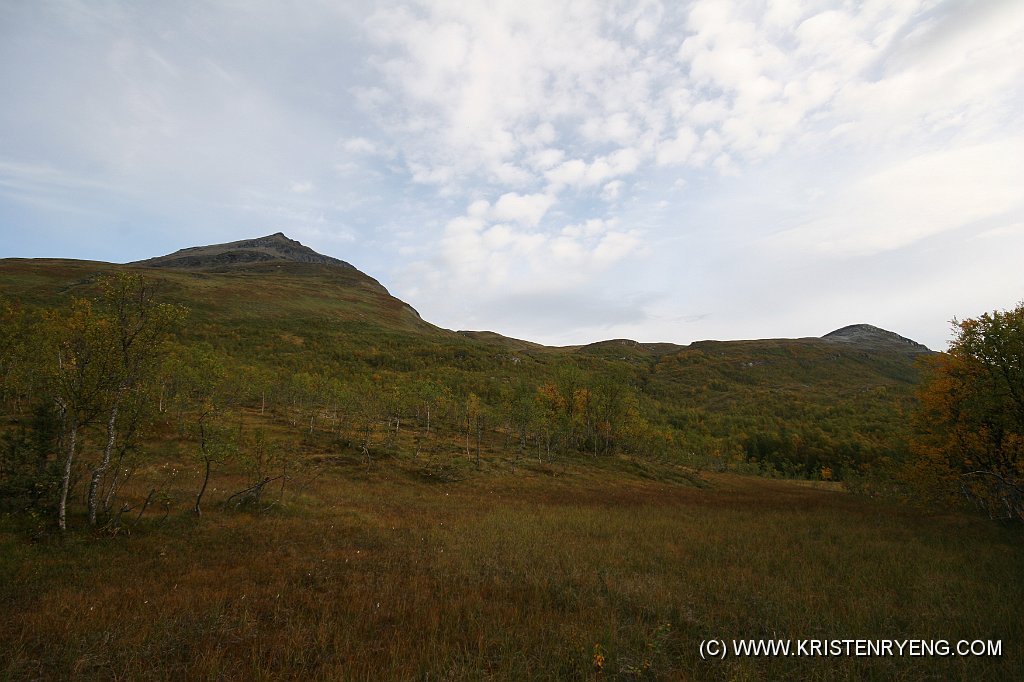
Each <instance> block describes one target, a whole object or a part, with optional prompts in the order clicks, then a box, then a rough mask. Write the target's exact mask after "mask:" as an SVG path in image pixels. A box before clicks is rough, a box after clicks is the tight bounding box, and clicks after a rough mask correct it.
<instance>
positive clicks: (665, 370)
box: [0, 260, 917, 460]
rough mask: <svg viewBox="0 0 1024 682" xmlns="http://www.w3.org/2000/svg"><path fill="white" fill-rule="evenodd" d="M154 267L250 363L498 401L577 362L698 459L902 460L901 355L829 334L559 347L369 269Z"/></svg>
mask: <svg viewBox="0 0 1024 682" xmlns="http://www.w3.org/2000/svg"><path fill="white" fill-rule="evenodd" d="M119 267H124V266H112V265H109V264H101V263H86V262H77V261H57V260H30V261H19V260H7V261H0V295H4V296H7V297H9V298H13V299H17V300H23V301H26V302H28V303H32V304H43V305H58V304H60V303H61V302H66V301H67V300H68V299H69V298H70V297H71V296H74V295H78V296H88V295H91V294H93V293H94V291H93V288H92V287H91V285H90V281H91V279H92V278H93V277H94V276H95V275H96V274H97V273H100V272H105V271H111V270H113V269H116V268H119ZM147 273H149V274H150V275H151V276H153V277H156V278H159V279H162V280H164V281H165V282H166V298H167V299H168V300H173V301H179V302H183V303H185V304H186V305H187V306H189V307H190V308H191V309H192V315H191V317H190V323H189V327H188V329H187V330H186V332H185V337H186V340H189V341H197V340H205V341H210V342H212V343H214V344H215V345H217V346H219V347H221V348H222V349H224V350H226V351H227V352H229V353H231V354H232V355H234V356H235V357H236V358H238V359H239V361H241V362H244V363H246V364H257V365H259V364H262V365H264V366H267V367H271V368H277V369H285V370H287V371H298V370H305V371H321V372H323V373H325V374H328V375H333V376H340V377H351V376H354V375H363V376H365V375H369V374H377V375H378V376H379V375H380V374H381V373H383V374H385V375H393V376H396V377H401V376H403V375H410V376H411V375H415V376H421V375H425V374H433V375H435V376H437V377H439V378H441V379H442V380H443V381H445V382H447V383H449V384H452V385H454V386H457V387H460V388H461V389H464V390H467V391H468V390H473V391H475V392H477V393H478V394H480V395H481V396H483V397H484V398H485V400H490V401H491V402H492V404H493V403H494V402H495V401H496V397H495V394H496V391H497V387H499V386H500V385H501V384H503V383H504V384H511V383H514V382H516V381H517V380H518V379H519V378H523V379H525V380H526V381H527V382H528V383H530V384H533V385H536V384H537V383H540V382H542V381H546V380H551V379H552V378H553V377H554V376H555V375H556V374H557V370H558V367H559V366H562V365H565V364H566V363H568V362H570V361H571V362H572V363H573V364H576V365H577V366H580V367H581V368H583V370H584V371H585V372H586V373H590V374H591V375H600V374H602V373H608V372H613V371H614V372H617V374H618V376H620V377H624V379H625V380H626V381H628V382H629V383H631V384H632V385H634V386H635V387H637V389H638V390H639V391H640V392H641V408H642V410H643V412H644V414H645V416H646V417H647V418H648V419H649V420H650V421H652V422H653V423H654V424H655V426H656V427H658V428H662V429H665V430H666V432H667V433H670V434H671V437H672V439H673V442H674V443H675V444H676V445H677V446H678V448H677V449H679V450H680V451H690V452H694V453H697V454H698V455H700V456H706V455H709V454H711V453H715V454H720V455H723V456H726V457H729V456H737V454H738V453H742V451H743V449H744V448H745V447H746V445H745V443H746V442H747V441H748V440H749V438H750V437H751V436H752V435H755V434H767V435H769V436H771V437H772V438H777V437H779V434H780V432H786V433H789V434H797V435H798V437H799V440H800V442H802V443H806V444H807V447H805V448H804V451H805V454H809V455H814V457H817V456H818V455H822V456H826V455H827V452H836V451H838V450H839V449H840V448H841V449H843V451H844V452H849V453H852V454H851V455H850V457H853V458H860V459H862V460H872V459H877V458H878V457H879V456H883V455H894V454H898V453H897V450H898V447H897V446H896V445H895V444H896V443H898V441H899V440H900V432H901V429H902V428H903V427H904V422H905V419H904V413H905V412H906V410H907V408H908V407H909V405H910V403H911V400H912V391H913V387H914V385H915V383H916V380H917V369H916V368H915V366H914V361H913V359H912V358H910V356H908V355H906V354H904V353H900V352H888V351H879V352H865V351H863V350H861V349H858V348H856V347H851V346H848V345H845V344H835V343H828V342H826V341H822V340H820V339H795V340H791V339H787V340H778V339H776V340H765V341H734V342H713V341H708V342H699V343H695V344H692V345H690V346H686V347H683V346H676V345H673V344H636V343H634V342H629V341H607V342H602V343H597V344H591V345H589V346H583V347H569V348H549V347H544V346H540V345H537V344H532V343H529V342H524V341H518V340H514V339H507V338H505V337H501V336H499V335H496V334H492V333H489V332H469V333H466V332H463V333H454V332H450V331H447V330H443V329H440V328H437V327H434V326H433V325H430V324H429V323H427V322H424V321H423V320H421V319H420V318H419V316H418V315H416V314H415V312H414V311H413V310H412V309H411V308H409V307H408V306H407V305H406V304H404V303H402V302H401V301H399V300H397V299H395V298H393V297H391V296H389V295H388V294H387V292H386V291H385V290H384V289H383V287H381V286H380V285H379V284H378V283H377V282H376V281H375V280H372V279H371V278H369V277H366V276H365V275H363V274H362V273H359V272H358V271H349V270H342V269H338V268H331V267H326V266H314V265H308V264H286V265H283V266H282V265H279V264H266V265H257V266H247V267H243V268H235V269H233V270H232V271H231V272H226V273H218V272H186V271H173V270H147ZM786 437H789V438H791V439H792V436H786ZM800 456H801V453H799V452H798V453H796V454H793V453H790V454H789V457H790V459H794V460H799V459H800ZM812 459H813V458H812Z"/></svg>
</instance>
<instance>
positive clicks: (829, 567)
mask: <svg viewBox="0 0 1024 682" xmlns="http://www.w3.org/2000/svg"><path fill="white" fill-rule="evenodd" d="M416 466H419V464H417V465H416ZM412 471H413V465H412V464H411V463H410V462H401V461H387V462H384V463H378V464H375V465H374V468H373V469H372V470H371V473H369V474H366V473H365V470H364V469H363V468H362V467H361V466H352V467H351V468H349V467H347V466H345V465H342V466H340V467H337V468H335V469H333V470H332V471H331V472H329V473H328V474H326V475H324V476H321V477H320V478H318V479H317V480H316V481H315V482H313V483H311V484H309V485H308V486H307V488H306V489H305V490H304V491H303V492H302V494H301V495H297V494H296V495H294V496H293V497H292V498H291V502H290V504H288V505H286V507H285V508H283V509H280V510H277V511H274V512H271V513H268V514H264V515H262V516H259V515H253V514H250V513H242V512H229V511H225V510H219V509H217V508H216V506H215V505H213V504H212V502H214V501H216V499H217V495H220V498H221V499H223V497H224V493H223V491H224V489H225V488H227V489H231V488H232V487H233V486H234V487H235V489H237V487H238V486H240V485H241V482H240V481H239V480H231V479H230V478H226V477H224V476H223V475H222V476H221V478H220V479H219V480H218V483H219V488H220V491H221V492H220V493H216V494H214V499H213V500H211V504H210V505H209V511H208V512H207V514H206V515H205V516H204V517H203V518H202V519H200V520H195V519H193V518H191V517H190V516H188V515H187V514H185V513H184V512H183V508H184V502H183V503H182V504H181V505H179V510H178V512H176V513H173V514H172V515H171V516H170V517H169V519H168V521H167V522H166V523H164V524H162V525H161V524H160V523H159V522H158V519H159V517H160V515H161V514H160V513H158V512H153V513H152V514H151V515H147V518H148V519H149V520H148V521H147V520H146V519H144V520H143V522H141V523H140V524H139V525H138V526H136V527H135V529H134V531H133V532H132V533H131V534H130V535H126V534H120V535H118V536H117V537H110V536H104V535H89V534H87V533H84V532H81V533H76V534H73V535H71V536H69V537H68V538H66V539H65V540H64V541H63V542H60V541H58V540H57V539H53V538H51V539H50V540H48V541H44V542H40V543H36V544H31V543H29V542H27V541H26V540H25V538H24V537H23V536H21V535H18V534H16V533H14V532H13V531H7V532H4V533H3V534H0V552H2V557H3V558H2V559H0V570H2V573H0V579H2V580H0V585H2V587H0V603H2V604H3V605H4V612H5V614H6V616H7V617H6V618H5V619H4V620H3V621H2V622H0V678H2V679H12V680H13V679H19V680H20V679H91V678H102V679H110V678H113V679H246V680H248V679H257V680H260V679H282V678H289V679H324V680H337V679H344V680H350V679H351V680H380V679H422V680H427V679H509V680H523V679H594V678H595V677H598V675H597V673H595V671H594V668H593V661H594V654H595V646H597V647H599V649H598V650H599V651H601V652H603V654H604V655H605V656H606V662H605V666H604V669H603V671H602V672H601V674H600V676H599V677H600V678H602V679H604V678H607V679H635V678H645V679H782V678H803V679H929V678H931V679H964V678H968V677H969V678H972V679H1012V678H1013V677H1014V675H1015V673H1017V672H1019V671H1020V670H1021V668H1020V666H1021V660H1022V659H1021V652H1020V645H1021V643H1022V641H1024V636H1022V635H1024V631H1022V626H1021V622H1020V619H1019V605H1020V604H1021V603H1024V594H1022V587H1021V581H1020V576H1021V575H1022V574H1024V571H1022V569H1024V553H1022V551H1021V545H1020V539H1021V538H1020V535H1019V532H1018V531H1016V530H1015V529H1003V528H999V527H996V526H992V525H990V524H988V523H985V522H982V521H980V520H977V519H973V518H968V517H964V516H945V517H935V516H927V515H923V514H921V513H919V512H915V511H913V510H909V509H905V508H899V507H895V506H892V505H890V504H887V503H881V502H876V501H873V500H869V499H865V498H861V497H855V496H852V495H848V494H845V493H841V492H835V491H832V490H821V489H815V488H809V487H805V486H799V485H793V484H792V483H789V482H785V481H765V480H759V479H751V478H743V477H739V476H729V475H717V476H710V475H708V476H707V482H708V484H709V485H708V487H705V488H698V487H695V486H692V485H684V484H680V483H665V482H659V481H651V480H644V479H641V478H636V477H624V476H623V475H621V473H619V474H616V475H612V474H610V473H608V472H605V471H601V470H595V469H593V468H588V467H585V466H582V465H561V466H558V465H544V466H539V465H536V464H534V465H532V467H522V466H521V467H519V468H517V469H516V471H515V472H514V473H513V472H510V471H507V470H506V471H497V470H495V471H490V472H485V473H481V474H475V475H470V476H469V477H468V478H467V479H466V480H463V481H459V482H453V483H442V484H439V483H423V482H417V480H416V479H415V477H413V476H411V475H410V472H412ZM182 499H183V500H184V498H182ZM286 500H287V498H286ZM709 637H717V638H724V639H732V638H741V637H742V638H793V639H797V638H894V639H896V638H907V637H912V638H941V639H948V640H951V641H955V640H957V639H961V638H963V639H976V638H982V639H1000V640H1002V642H1003V656H1002V657H1001V658H895V657H893V658H875V659H866V658H743V659H739V658H727V659H726V660H724V661H713V662H712V661H708V662H705V661H702V660H701V659H700V656H699V645H700V642H701V641H702V640H703V639H705V638H709Z"/></svg>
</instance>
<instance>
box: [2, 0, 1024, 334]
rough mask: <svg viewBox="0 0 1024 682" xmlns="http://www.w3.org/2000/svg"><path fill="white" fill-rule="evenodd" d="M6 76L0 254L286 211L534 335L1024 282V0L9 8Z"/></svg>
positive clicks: (290, 218)
mask: <svg viewBox="0 0 1024 682" xmlns="http://www.w3.org/2000/svg"><path fill="white" fill-rule="evenodd" d="M0 93H2V96H3V97H2V99H3V104H2V106H0V258H4V257H32V258H34V257H61V258H78V259H89V260H101V261H108V262H128V261H133V260H139V259H143V258H147V257H150V256H155V255H162V254H165V253H169V252H172V251H175V250H177V249H179V248H183V247H186V246H193V245H200V244H211V243H220V242H227V241H234V240H238V239H245V238H250V237H257V236H262V235H267V234H271V233H274V232H278V231H281V232H284V233H285V234H287V235H288V236H289V237H291V238H293V239H297V240H299V241H301V242H302V243H304V244H306V245H307V246H310V247H312V248H313V249H315V250H317V251H319V252H321V253H324V254H327V255H331V256H335V257H337V258H341V259H343V260H346V261H348V262H349V263H352V264H353V265H355V266H356V267H358V268H359V269H361V270H363V271H364V272H366V273H368V274H370V275H371V276H373V277H375V278H376V279H378V280H379V281H381V283H383V284H384V285H385V286H387V287H388V289H389V290H390V291H391V293H392V294H394V295H395V296H397V297H399V298H401V299H403V300H405V301H407V302H408V303H410V304H411V305H412V306H413V307H415V308H416V309H417V310H418V311H419V312H420V314H421V315H422V317H423V318H424V319H426V320H428V321H430V322H433V323H434V324H438V325H440V326H443V327H447V328H450V329H478V330H483V329H486V330H492V331H496V332H499V333H501V334H504V335H506V336H512V337H516V338H523V339H528V340H532V341H537V342H541V343H546V344H552V345H565V344H576V343H588V342H592V341H597V340H601V339H611V338H631V339H636V340H639V341H669V342H675V343H689V342H692V341H696V340H701V339H723V340H724V339H752V338H775V337H806V336H821V335H823V334H825V333H827V332H829V331H831V330H833V329H836V328H838V327H842V326H845V325H847V324H854V323H869V324H874V325H876V326H879V327H883V328H885V329H889V330H892V331H895V332H897V333H899V334H902V335H904V336H907V337H910V338H913V339H915V340H917V341H919V342H922V343H925V344H926V345H928V346H929V347H931V348H934V349H944V348H945V347H946V345H947V343H948V340H949V339H950V337H951V325H950V320H951V319H953V318H954V317H956V318H959V319H963V318H967V317H974V316H977V315H979V314H981V313H983V312H986V311H991V310H997V309H1007V308H1012V307H1014V306H1015V305H1016V304H1017V303H1018V302H1020V301H1021V300H1022V299H1024V2H1020V1H1019V0H970V1H968V0H963V1H947V2H935V1H921V0H892V1H886V2H877V1H874V0H864V1H862V2H835V1H832V2H817V1H808V2H799V1H794V0H783V1H779V2H766V1H763V0H762V1H751V2H727V1H714V2H707V1H698V2H689V3H687V2H678V1H673V2H658V1H656V0H652V1H645V0H641V1H639V2H637V1H636V0H633V1H630V2H597V1H596V0H595V1H584V2H580V1H575V0H569V1H566V2H558V1H555V0H512V1H503V0H497V1H495V2H487V3H483V2H479V3H478V2H465V1H464V0H455V1H449V0H425V1H423V2H387V1H383V2H342V1H337V2H330V1H327V0H306V1H304V2H297V3H290V2H289V3H285V2H263V1H262V0H244V1H242V0H208V1H204V2H189V1H188V0H182V1H180V2H173V3H167V2H144V1H143V2H139V1H132V2H128V1H125V2H118V1H116V0H90V1H88V2H87V1H84V0H83V1H79V0H63V1H58V0H40V1H38V2H24V1H21V0H0Z"/></svg>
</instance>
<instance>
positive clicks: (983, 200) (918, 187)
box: [778, 137, 1024, 254]
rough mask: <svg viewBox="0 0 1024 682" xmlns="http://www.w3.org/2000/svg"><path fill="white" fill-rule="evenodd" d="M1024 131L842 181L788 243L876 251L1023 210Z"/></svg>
mask: <svg viewBox="0 0 1024 682" xmlns="http://www.w3.org/2000/svg"><path fill="white" fill-rule="evenodd" d="M1020 158H1024V137H1015V138H1010V139H1005V140H1002V141H1000V142H999V143H986V144H977V145H966V146H958V147H954V148H952V149H944V150H939V151H935V152H930V153H926V154H921V155H919V156H916V157H913V158H910V159H907V160H904V161H901V162H899V163H897V164H895V165H892V166H890V167H888V168H885V169H884V170H880V171H877V172H873V173H869V174H867V175H865V176H864V177H862V178H860V179H859V180H857V181H856V182H855V183H853V184H852V185H850V186H847V187H843V188H840V189H839V190H838V191H837V192H836V193H835V195H834V196H832V197H831V198H830V200H829V203H828V204H827V205H825V206H821V207H818V208H817V211H816V212H817V213H819V214H820V215H821V216H822V217H818V218H815V219H813V220H811V221H810V222H808V223H805V224H803V225H801V226H799V227H796V228H793V229H791V230H788V231H786V232H784V233H782V234H780V235H779V236H778V239H779V240H780V241H781V243H782V244H783V245H784V246H783V248H799V247H801V246H803V247H805V248H806V247H807V246H810V247H811V248H812V249H813V250H816V251H819V252H831V253H848V254H872V253H877V252H880V251H888V250H892V249H898V248H904V247H907V246H909V245H911V244H914V243H916V242H918V241H920V240H922V239H926V238H928V237H931V236H933V235H936V234H939V233H942V232H946V231H949V230H954V229H957V228H962V227H966V226H970V225H972V224H975V223H978V222H980V221H983V220H986V219H990V218H994V217H999V216H1012V215H1014V213H1015V212H1016V213H1018V214H1019V213H1020V212H1021V211H1022V210H1024V195H1022V194H1021V187H1024V166H1022V165H1021V164H1020V163H1019V162H1018V159H1020Z"/></svg>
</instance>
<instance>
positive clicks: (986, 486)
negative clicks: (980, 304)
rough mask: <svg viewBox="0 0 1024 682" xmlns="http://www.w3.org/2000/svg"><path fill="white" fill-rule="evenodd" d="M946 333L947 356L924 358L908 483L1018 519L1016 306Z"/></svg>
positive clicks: (1023, 417) (1023, 394) (1022, 449)
mask: <svg viewBox="0 0 1024 682" xmlns="http://www.w3.org/2000/svg"><path fill="white" fill-rule="evenodd" d="M954 330H955V338H954V339H953V341H952V342H951V343H950V347H949V352H948V353H945V354H941V355H936V356H933V357H931V358H929V364H930V367H929V369H930V371H929V372H928V378H927V379H926V381H925V382H924V383H923V384H922V387H921V390H920V393H919V398H920V406H919V409H918V411H917V414H916V424H915V426H916V435H915V438H914V442H913V444H912V449H913V452H914V454H915V458H914V459H913V460H912V462H911V465H910V468H909V471H908V474H909V478H910V480H911V481H912V482H913V483H914V485H915V487H916V489H917V490H918V491H920V492H923V493H924V494H925V495H927V496H929V497H932V498H946V499H950V498H955V497H958V496H963V497H966V498H967V499H968V500H970V501H971V502H973V503H975V504H977V505H978V506H980V507H982V508H983V509H984V510H985V511H986V512H988V513H989V514H990V515H991V516H992V517H993V518H1009V519H1017V520H1024V495H1022V488H1024V303H1022V304H1020V305H1018V306H1017V307H1016V308H1015V309H1013V310H1008V311H996V312H993V313H985V314H984V315H981V316H980V317H978V318H974V319H968V320H964V321H960V322H958V321H954Z"/></svg>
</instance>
